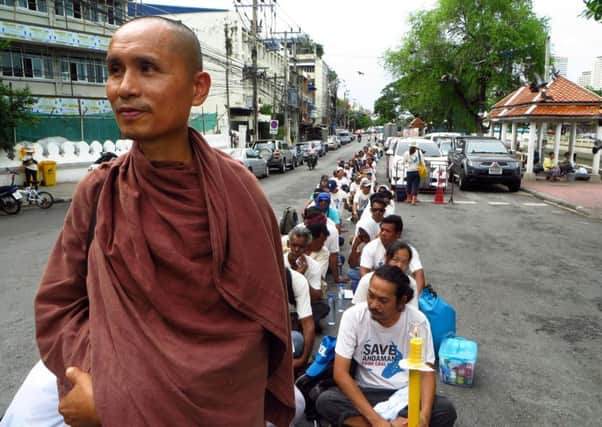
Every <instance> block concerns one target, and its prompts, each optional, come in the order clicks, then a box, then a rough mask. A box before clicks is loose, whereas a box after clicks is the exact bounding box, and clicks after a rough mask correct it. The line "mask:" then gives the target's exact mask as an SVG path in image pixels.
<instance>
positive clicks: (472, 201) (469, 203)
mask: <svg viewBox="0 0 602 427" xmlns="http://www.w3.org/2000/svg"><path fill="white" fill-rule="evenodd" d="M454 203H455V204H457V205H476V204H477V202H475V201H474V200H454Z"/></svg>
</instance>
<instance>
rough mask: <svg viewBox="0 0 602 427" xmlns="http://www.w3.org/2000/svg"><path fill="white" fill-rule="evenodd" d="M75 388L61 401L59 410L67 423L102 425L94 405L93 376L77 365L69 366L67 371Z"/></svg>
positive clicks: (83, 426) (82, 426)
mask: <svg viewBox="0 0 602 427" xmlns="http://www.w3.org/2000/svg"><path fill="white" fill-rule="evenodd" d="M65 375H66V377H67V379H68V380H69V381H71V382H72V383H73V388H72V389H71V391H70V392H69V393H67V395H66V396H65V397H63V398H62V399H61V401H60V403H59V412H60V413H61V415H62V416H63V418H64V419H65V423H66V424H68V425H70V426H72V427H96V426H100V425H101V424H100V420H99V419H98V416H97V415H96V407H95V406H94V394H93V391H92V376H91V375H90V374H88V373H87V372H84V371H82V370H81V369H79V368H76V367H73V366H71V367H69V368H67V371H66V372H65Z"/></svg>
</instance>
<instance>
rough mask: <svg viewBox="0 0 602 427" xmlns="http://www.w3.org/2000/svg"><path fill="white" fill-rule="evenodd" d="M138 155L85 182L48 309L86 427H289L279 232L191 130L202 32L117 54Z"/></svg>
mask: <svg viewBox="0 0 602 427" xmlns="http://www.w3.org/2000/svg"><path fill="white" fill-rule="evenodd" d="M107 67H108V80H107V83H106V94H107V98H108V99H109V101H110V103H111V106H112V108H113V111H114V113H115V118H116V120H117V123H118V125H119V129H120V131H121V134H122V136H123V137H124V138H130V139H132V140H133V141H134V142H133V145H132V148H131V150H130V151H129V152H128V153H127V154H125V155H123V156H121V157H119V158H118V159H117V160H115V161H114V162H112V163H111V164H110V165H104V166H103V167H101V168H99V169H97V170H96V171H94V172H92V173H90V174H89V175H87V176H86V177H85V178H84V179H83V180H82V181H81V182H80V183H79V185H78V187H77V189H76V191H75V194H74V196H73V202H72V204H71V207H70V209H69V211H68V213H67V216H66V218H65V223H64V226H63V229H62V231H61V234H60V236H59V238H58V241H57V242H56V245H55V246H54V248H53V250H52V252H51V254H50V257H49V259H48V263H47V266H46V270H45V272H44V275H43V277H42V280H41V283H40V288H39V290H38V293H37V296H36V300H35V316H36V335H37V343H38V347H39V350H40V354H41V357H42V361H43V363H44V364H45V365H46V366H47V367H48V368H49V369H50V371H52V373H54V375H55V376H56V377H57V386H58V393H59V398H60V404H59V411H60V413H61V414H62V415H63V417H64V419H65V421H66V423H67V424H69V425H72V426H94V425H102V426H105V427H112V426H119V427H123V426H178V427H182V426H228V427H232V426H245V427H247V426H257V427H259V426H265V422H266V421H270V422H272V423H274V424H275V425H277V426H287V425H288V424H289V422H290V420H291V419H292V417H293V414H294V395H293V377H292V358H291V346H290V329H289V326H288V311H287V306H286V301H287V298H286V288H285V285H284V277H285V276H284V268H283V262H282V249H281V246H280V245H281V243H280V236H279V233H278V225H277V223H276V219H275V218H274V215H273V213H272V212H273V211H272V209H271V207H270V205H269V204H268V201H267V199H266V196H265V194H264V193H263V192H262V190H261V189H260V187H259V185H258V184H257V183H256V180H255V179H254V178H253V177H252V175H250V173H249V172H248V171H247V170H246V169H245V168H244V166H242V165H240V164H238V163H237V162H236V161H234V160H231V159H230V158H229V157H227V156H226V155H224V154H221V153H220V152H218V151H217V150H214V149H212V148H211V147H209V146H208V144H207V143H206V142H205V141H204V139H203V137H202V136H201V135H200V134H199V133H197V132H196V131H195V130H193V129H190V128H189V127H188V117H189V113H190V110H191V107H192V106H199V105H201V104H202V103H203V102H204V101H205V99H206V98H207V95H208V93H209V88H210V85H211V79H210V76H209V75H208V74H207V73H206V72H204V71H203V68H202V55H201V49H200V44H199V41H198V39H197V38H196V36H195V34H194V33H193V32H192V31H191V30H190V29H189V28H188V27H186V26H185V25H183V24H181V23H180V22H177V21H173V20H169V19H166V18H162V17H143V18H138V19H135V20H132V21H130V22H128V23H126V24H125V25H123V26H122V27H120V28H119V29H118V30H117V31H116V32H115V34H114V35H113V38H112V39H111V42H110V45H109V49H108V52H107Z"/></svg>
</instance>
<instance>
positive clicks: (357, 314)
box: [316, 265, 456, 427]
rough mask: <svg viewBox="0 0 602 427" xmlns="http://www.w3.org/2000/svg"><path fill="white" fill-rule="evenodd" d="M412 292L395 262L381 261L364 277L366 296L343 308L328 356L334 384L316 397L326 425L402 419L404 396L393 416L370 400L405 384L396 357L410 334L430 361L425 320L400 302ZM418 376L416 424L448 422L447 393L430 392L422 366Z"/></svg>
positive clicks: (430, 377) (385, 424)
mask: <svg viewBox="0 0 602 427" xmlns="http://www.w3.org/2000/svg"><path fill="white" fill-rule="evenodd" d="M412 297H413V291H412V289H411V288H410V286H409V281H408V277H407V276H406V275H405V274H403V272H402V271H401V270H400V269H399V268H398V267H395V266H391V265H383V266H382V267H380V268H378V269H377V270H376V271H375V272H374V275H373V276H372V279H371V280H370V287H369V290H368V302H367V303H360V304H357V305H354V306H353V307H351V308H349V309H347V310H346V311H345V312H344V313H343V317H342V319H341V325H340V326H339V334H338V336H337V343H336V348H335V353H336V354H335V359H334V372H333V377H334V380H335V382H336V385H337V387H335V388H331V389H329V390H326V391H325V392H323V393H322V394H320V396H319V397H318V399H317V401H316V409H317V411H318V413H319V414H320V416H322V417H323V418H324V419H326V420H327V421H328V422H330V423H331V424H332V425H335V426H341V425H345V426H361V427H364V426H365V427H370V426H379V427H392V426H393V427H401V426H406V425H407V402H402V403H401V404H400V407H399V409H398V411H397V417H395V418H393V419H385V418H383V417H382V416H381V415H380V414H379V413H378V412H377V411H376V410H375V409H374V406H375V405H376V404H377V403H380V402H384V401H386V400H388V399H389V397H390V396H391V395H393V394H394V393H395V392H396V391H397V390H400V389H403V388H405V387H407V386H408V378H409V375H408V371H406V370H404V369H402V368H400V367H399V364H398V363H399V362H400V361H401V360H402V359H404V358H407V357H408V355H409V350H410V338H411V337H412V334H417V335H418V336H419V337H421V338H422V339H423V347H422V358H423V360H425V361H426V363H428V364H429V365H430V366H431V367H432V366H433V364H434V363H435V352H434V349H433V340H432V336H431V328H430V325H429V322H428V320H427V318H426V317H425V316H424V314H422V313H421V312H420V311H418V310H417V309H415V308H413V307H409V306H407V305H406V303H407V301H408V300H410V299H411V298H412ZM352 360H353V361H355V362H356V363H357V373H356V375H355V378H354V377H353V376H351V374H350V369H351V362H352ZM421 379H422V381H421V399H420V400H421V402H420V403H421V405H420V424H419V425H420V427H426V426H431V427H450V426H453V424H454V422H455V420H456V411H455V409H454V407H453V405H452V403H451V402H450V401H449V400H448V399H446V398H445V397H441V396H437V395H436V394H435V390H436V378H435V373H434V372H423V373H422V375H421Z"/></svg>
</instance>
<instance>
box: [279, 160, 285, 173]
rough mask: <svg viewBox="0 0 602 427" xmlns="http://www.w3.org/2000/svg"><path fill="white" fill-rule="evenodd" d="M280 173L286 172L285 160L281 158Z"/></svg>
mask: <svg viewBox="0 0 602 427" xmlns="http://www.w3.org/2000/svg"><path fill="white" fill-rule="evenodd" d="M280 173H286V160H284V159H282V163H280Z"/></svg>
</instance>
